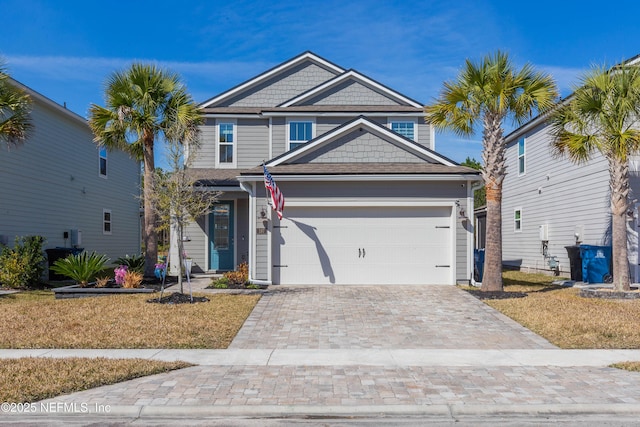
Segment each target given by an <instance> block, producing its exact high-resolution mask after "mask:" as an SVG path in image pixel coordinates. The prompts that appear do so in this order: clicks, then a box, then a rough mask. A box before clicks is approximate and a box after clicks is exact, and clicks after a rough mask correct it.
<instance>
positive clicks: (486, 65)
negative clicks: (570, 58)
mask: <svg viewBox="0 0 640 427" xmlns="http://www.w3.org/2000/svg"><path fill="white" fill-rule="evenodd" d="M557 96H558V92H557V89H556V85H555V83H554V81H553V79H552V78H551V77H550V76H549V75H547V74H544V73H541V72H537V71H535V70H534V68H533V67H532V66H531V65H529V64H526V65H524V66H523V67H522V68H521V69H519V70H518V69H516V67H515V66H514V65H513V64H512V63H511V61H510V60H509V57H508V55H507V54H505V53H503V52H500V51H498V52H496V53H495V54H493V55H487V56H486V57H485V58H484V59H482V61H480V62H479V63H474V62H471V61H470V60H468V59H467V60H466V62H465V66H464V67H463V69H462V71H461V72H460V74H459V75H458V77H457V79H456V80H454V81H450V82H445V83H444V88H443V90H442V92H441V93H440V95H439V96H438V98H437V99H436V100H435V101H434V103H433V104H431V105H427V106H426V107H425V113H426V121H427V122H428V123H430V124H431V125H432V126H435V127H436V128H437V129H450V130H453V131H454V132H455V133H456V134H458V135H461V136H467V137H468V136H471V135H473V134H474V133H475V130H476V127H477V126H478V125H479V123H482V128H483V131H482V144H483V149H482V160H483V163H484V165H483V167H482V177H483V179H484V185H485V188H486V201H487V238H486V246H485V261H484V274H483V279H482V288H481V289H482V290H483V291H502V290H503V286H502V182H503V180H504V177H505V175H506V173H507V166H506V163H505V157H504V156H505V140H504V128H503V126H504V122H505V120H506V119H507V118H511V119H512V120H513V121H514V123H515V124H518V125H519V124H522V123H524V122H525V121H526V120H528V119H530V118H531V117H532V116H533V114H534V113H535V112H536V111H537V112H545V111H547V110H549V109H550V108H551V107H553V106H554V105H555V100H556V98H557Z"/></svg>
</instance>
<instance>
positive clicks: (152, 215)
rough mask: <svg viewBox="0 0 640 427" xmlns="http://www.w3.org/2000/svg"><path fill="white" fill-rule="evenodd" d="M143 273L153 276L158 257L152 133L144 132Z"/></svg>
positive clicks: (146, 275)
mask: <svg viewBox="0 0 640 427" xmlns="http://www.w3.org/2000/svg"><path fill="white" fill-rule="evenodd" d="M143 138H144V193H143V194H144V236H143V240H144V247H145V255H144V261H145V263H144V275H145V277H153V276H154V270H155V264H156V261H157V259H158V234H157V231H156V209H155V205H154V203H153V197H152V195H153V192H154V191H155V182H154V177H153V171H154V169H155V161H154V158H153V142H154V141H153V135H152V134H150V133H148V132H145V134H144V136H143Z"/></svg>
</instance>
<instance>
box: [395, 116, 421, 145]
mask: <svg viewBox="0 0 640 427" xmlns="http://www.w3.org/2000/svg"><path fill="white" fill-rule="evenodd" d="M388 120H389V122H388V123H389V128H390V129H391V130H392V131H394V132H396V133H399V134H400V135H402V136H404V137H405V138H409V139H412V140H414V141H417V140H418V135H417V133H418V129H417V124H418V123H417V121H416V120H412V119H407V118H398V117H390V118H389V119H388Z"/></svg>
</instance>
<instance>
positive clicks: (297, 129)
mask: <svg viewBox="0 0 640 427" xmlns="http://www.w3.org/2000/svg"><path fill="white" fill-rule="evenodd" d="M312 139H313V122H312V121H293V120H292V121H289V150H293V149H294V148H296V147H299V146H301V145H303V144H306V143H307V142H309V141H310V140H312Z"/></svg>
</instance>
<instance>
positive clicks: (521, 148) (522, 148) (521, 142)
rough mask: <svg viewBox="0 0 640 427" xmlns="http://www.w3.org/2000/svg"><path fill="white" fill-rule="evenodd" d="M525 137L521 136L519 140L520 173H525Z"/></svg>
mask: <svg viewBox="0 0 640 427" xmlns="http://www.w3.org/2000/svg"><path fill="white" fill-rule="evenodd" d="M524 144H525V143H524V138H520V140H518V175H523V174H524V167H525V166H524V154H525V146H524Z"/></svg>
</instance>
